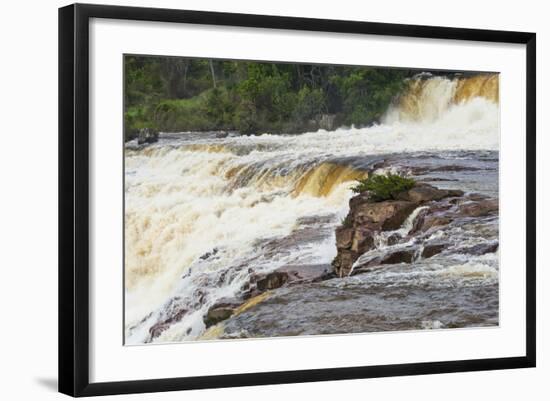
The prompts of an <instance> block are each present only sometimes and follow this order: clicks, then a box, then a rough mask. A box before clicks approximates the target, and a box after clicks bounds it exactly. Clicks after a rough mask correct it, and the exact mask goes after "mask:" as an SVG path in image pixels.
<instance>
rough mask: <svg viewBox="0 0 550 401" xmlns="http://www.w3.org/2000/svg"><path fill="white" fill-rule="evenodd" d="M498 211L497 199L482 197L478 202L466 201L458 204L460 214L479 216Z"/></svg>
mask: <svg viewBox="0 0 550 401" xmlns="http://www.w3.org/2000/svg"><path fill="white" fill-rule="evenodd" d="M497 211H498V200H497V199H484V200H480V201H479V202H468V203H464V204H462V205H460V206H459V213H460V214H461V215H462V216H468V217H481V216H487V215H489V214H491V213H493V212H497Z"/></svg>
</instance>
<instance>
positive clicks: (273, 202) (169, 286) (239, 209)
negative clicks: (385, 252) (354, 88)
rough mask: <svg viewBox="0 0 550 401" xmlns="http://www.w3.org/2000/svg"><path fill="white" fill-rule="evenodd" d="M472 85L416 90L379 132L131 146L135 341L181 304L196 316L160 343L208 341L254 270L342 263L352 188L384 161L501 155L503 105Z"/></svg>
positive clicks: (128, 279) (129, 274) (128, 187)
mask: <svg viewBox="0 0 550 401" xmlns="http://www.w3.org/2000/svg"><path fill="white" fill-rule="evenodd" d="M490 79H494V78H490ZM490 79H489V80H487V79H486V80H485V81H483V82H482V83H479V82H476V83H475V85H477V87H478V89H477V90H478V91H480V90H481V89H483V88H485V89H484V90H488V89H489V90H492V91H493V92H494V90H493V89H491V88H492V86H491V85H493V83H492V82H493V81H490ZM489 81H490V82H489ZM488 82H489V83H490V85H489V83H488ZM484 85H485V86H484ZM466 86H467V85H465V84H464V83H463V82H462V83H461V81H460V80H450V79H446V78H439V77H437V78H431V79H428V80H422V81H419V83H416V82H415V83H414V85H411V87H412V89H411V91H410V93H409V94H408V96H404V97H402V98H401V101H400V102H399V103H396V104H394V105H393V106H392V107H391V108H390V109H389V110H388V112H387V114H386V116H385V117H384V118H383V120H382V122H381V123H380V124H378V125H374V126H371V127H367V128H355V127H351V128H340V129H337V130H335V131H323V130H320V131H317V132H308V133H302V134H299V135H272V134H263V135H258V136H240V135H236V134H229V135H220V134H219V133H177V134H175V133H170V134H161V135H160V140H159V142H158V143H156V144H153V145H150V146H147V147H140V146H137V145H136V144H135V143H128V144H127V145H126V149H125V222H124V224H125V333H126V344H140V343H144V342H148V341H151V340H152V339H151V338H150V336H149V329H150V327H151V326H152V325H153V324H154V323H155V322H157V321H159V319H160V320H162V318H163V316H168V315H169V314H170V313H171V311H172V310H174V308H180V309H185V310H186V311H188V312H187V313H186V315H185V316H184V317H183V318H182V319H181V320H179V321H178V322H175V323H174V324H173V325H171V326H170V327H168V328H167V330H165V331H164V332H163V333H162V334H161V335H160V336H159V337H158V338H156V339H154V341H181V340H185V339H195V338H199V337H200V335H201V334H203V332H204V330H205V327H204V323H203V321H202V316H203V315H204V313H205V312H206V311H207V310H208V308H209V306H211V305H212V304H213V303H215V301H216V300H219V299H221V298H224V297H232V296H235V294H238V293H239V291H241V290H242V287H243V285H245V283H246V282H247V280H248V279H249V276H250V274H253V273H254V274H257V273H259V272H267V271H271V270H274V269H276V268H278V267H281V266H284V265H287V264H327V263H330V261H331V260H332V258H333V257H334V256H335V254H336V249H335V247H334V235H333V229H334V228H335V227H336V226H337V225H338V224H339V223H340V220H341V219H342V217H343V216H345V214H346V213H347V208H348V206H347V203H348V200H349V198H350V196H351V191H350V185H351V184H350V183H351V181H353V180H354V179H357V178H361V177H363V176H366V172H367V171H368V170H369V169H370V168H371V167H372V166H373V165H374V164H375V163H376V162H377V161H379V160H381V158H382V157H383V156H384V155H388V154H403V155H406V154H417V153H419V152H421V153H426V154H444V153H445V152H460V151H493V152H494V151H498V148H499V106H498V102H496V101H495V99H494V96H493V94H492V93H493V92H490V94H489V95H486V94H483V93H478V95H477V96H475V94H476V92H475V91H474V90H473V89H472V88H470V89H468V91H466V89H465V88H466ZM472 86H474V83H472ZM487 88H488V89H487ZM460 90H462V92H464V93H465V94H464V93H463V95H461V96H458V95H457V93H458V92H459V91H460ZM472 93H473V95H472ZM323 216H324V217H325V220H324V223H322V224H319V226H318V230H320V231H322V232H324V233H325V234H324V235H323V236H320V238H315V239H314V240H313V241H306V242H304V243H303V244H297V245H296V246H294V247H292V246H291V247H287V248H285V249H280V250H275V251H273V252H271V254H266V247H265V244H266V243H268V242H269V241H270V240H273V239H277V238H285V237H288V236H289V235H291V234H292V233H293V232H294V231H295V230H296V229H297V228H299V227H302V223H301V222H303V221H305V220H304V219H308V218H312V219H316V218H317V219H318V218H320V217H323ZM465 266H466V265H465ZM465 268H468V267H467V266H466V267H465ZM449 269H451V270H449V272H450V273H449V274H451V273H452V271H453V270H452V266H451V267H449ZM454 269H455V270H456V269H458V267H455V268H454Z"/></svg>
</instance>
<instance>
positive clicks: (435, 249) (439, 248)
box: [420, 244, 447, 259]
mask: <svg viewBox="0 0 550 401" xmlns="http://www.w3.org/2000/svg"><path fill="white" fill-rule="evenodd" d="M446 247H447V245H446V244H429V245H425V246H424V249H423V250H422V254H421V255H420V256H422V258H424V259H428V258H431V257H432V256H435V255H437V254H438V253H441V252H443V251H444V250H445V248H446Z"/></svg>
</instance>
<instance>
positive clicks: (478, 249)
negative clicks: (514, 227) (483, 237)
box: [458, 242, 499, 256]
mask: <svg viewBox="0 0 550 401" xmlns="http://www.w3.org/2000/svg"><path fill="white" fill-rule="evenodd" d="M498 245H499V244H498V242H493V243H489V244H478V245H474V246H470V247H467V248H462V249H459V250H458V252H459V253H465V254H468V255H476V256H481V255H485V254H486V253H494V252H496V251H497V250H498Z"/></svg>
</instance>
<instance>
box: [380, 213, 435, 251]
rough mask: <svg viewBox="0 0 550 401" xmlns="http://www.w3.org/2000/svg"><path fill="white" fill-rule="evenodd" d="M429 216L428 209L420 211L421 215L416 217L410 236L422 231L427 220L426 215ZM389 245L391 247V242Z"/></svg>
mask: <svg viewBox="0 0 550 401" xmlns="http://www.w3.org/2000/svg"><path fill="white" fill-rule="evenodd" d="M427 214H428V209H423V210H421V211H420V213H418V215H417V216H416V218H415V219H414V221H413V225H412V228H411V229H410V230H409V232H408V235H413V234H415V233H417V232H418V231H420V229H421V228H422V226H423V225H424V221H425V220H426V215H427ZM388 244H389V245H391V244H390V243H389V242H388Z"/></svg>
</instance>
